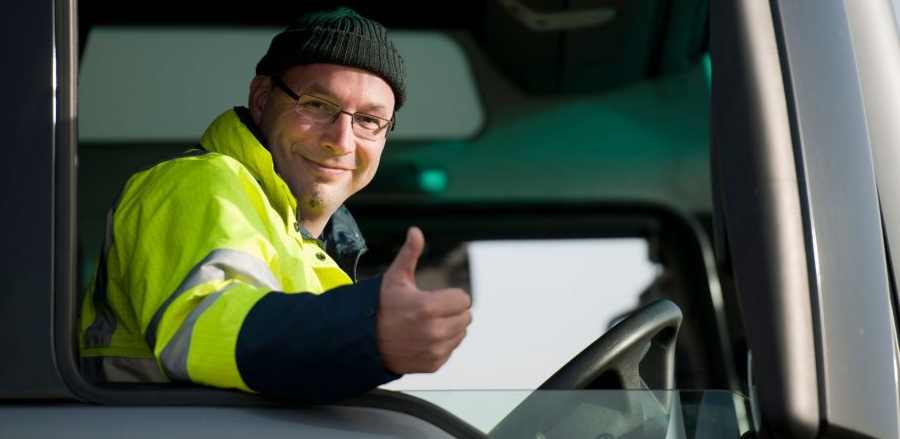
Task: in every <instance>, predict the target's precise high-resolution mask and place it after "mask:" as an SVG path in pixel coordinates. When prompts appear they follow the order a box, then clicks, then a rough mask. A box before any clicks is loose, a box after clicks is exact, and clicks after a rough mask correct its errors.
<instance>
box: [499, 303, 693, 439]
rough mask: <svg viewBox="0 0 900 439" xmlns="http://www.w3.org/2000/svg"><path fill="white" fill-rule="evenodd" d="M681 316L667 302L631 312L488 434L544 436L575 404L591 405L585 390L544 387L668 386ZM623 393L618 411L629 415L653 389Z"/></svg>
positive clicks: (671, 380) (672, 376)
mask: <svg viewBox="0 0 900 439" xmlns="http://www.w3.org/2000/svg"><path fill="white" fill-rule="evenodd" d="M681 319H682V314H681V309H680V308H678V305H676V304H675V303H674V302H672V301H671V300H660V301H657V302H653V303H650V304H648V305H646V306H644V307H643V308H641V309H639V310H637V311H635V312H634V313H632V314H631V315H629V316H628V317H626V318H625V319H624V320H622V321H621V322H619V323H618V324H616V325H615V326H613V327H612V328H611V329H610V330H609V331H607V332H606V333H605V334H603V335H602V336H600V338H598V339H597V340H596V341H594V342H593V343H591V344H590V345H589V346H588V347H587V348H585V349H584V350H583V351H581V353H579V354H578V355H576V356H575V358H573V359H572V360H570V361H569V362H568V363H566V365H565V366H563V367H562V368H561V369H560V370H559V371H557V372H556V373H555V374H553V376H551V377H550V378H548V379H547V381H545V382H544V383H543V384H541V386H540V387H538V389H537V391H535V392H534V393H532V394H530V395H529V396H528V397H527V398H525V400H523V401H522V403H521V404H519V405H518V406H517V407H516V408H515V409H514V410H513V411H512V412H510V414H509V415H507V416H506V417H505V418H504V419H503V420H502V421H500V423H499V424H497V426H496V427H494V429H493V430H491V432H490V436H491V437H493V438H504V439H513V438H533V437H544V435H543V434H542V433H541V432H546V431H548V430H551V429H552V428H553V427H554V426H555V425H556V424H558V423H559V421H560V420H562V419H563V418H564V417H566V416H568V415H570V414H571V413H572V411H573V410H574V408H575V407H576V405H578V404H585V403H590V401H589V399H591V396H590V394H589V392H543V391H545V390H576V389H621V390H647V389H672V388H673V387H674V382H675V339H676V338H677V336H678V329H679V327H680V326H681ZM622 393H623V394H624V395H628V394H630V396H631V397H627V398H625V399H624V401H623V402H622V403H621V404H619V405H618V408H617V410H619V411H620V412H624V413H632V414H633V413H636V411H640V410H641V405H642V404H643V405H645V406H646V402H642V400H641V399H640V397H646V396H647V394H650V395H651V396H653V392H622ZM663 393H667V392H663ZM579 394H587V395H583V396H582V395H579ZM653 397H654V400H655V401H656V402H657V403H658V404H660V406H664V407H667V406H668V404H667V402H666V401H659V398H657V397H656V396H653ZM593 399H594V400H596V396H595V397H594V398H593ZM645 399H646V398H645ZM632 427H633V426H632Z"/></svg>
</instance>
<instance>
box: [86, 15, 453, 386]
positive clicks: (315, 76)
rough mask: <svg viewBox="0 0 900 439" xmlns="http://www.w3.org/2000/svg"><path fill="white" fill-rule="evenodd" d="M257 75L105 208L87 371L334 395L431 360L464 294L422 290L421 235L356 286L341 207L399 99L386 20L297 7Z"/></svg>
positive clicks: (372, 160) (434, 365) (351, 229)
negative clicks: (231, 103)
mask: <svg viewBox="0 0 900 439" xmlns="http://www.w3.org/2000/svg"><path fill="white" fill-rule="evenodd" d="M256 73H257V76H256V77H255V78H253V80H252V82H251V84H250V96H249V102H248V104H249V105H248V107H249V108H243V107H239V108H235V109H233V110H229V111H226V112H225V113H224V114H222V115H221V116H219V117H218V118H217V119H216V120H215V121H214V122H213V123H212V124H211V125H210V126H209V128H208V129H207V131H206V133H204V134H203V136H202V138H201V140H200V142H199V144H198V147H197V148H196V149H194V150H191V151H188V152H187V153H185V154H183V155H182V156H180V157H176V158H174V159H171V160H167V161H165V162H163V163H160V164H157V165H155V166H153V167H151V168H149V169H147V170H144V171H142V172H139V173H137V174H135V175H134V176H133V177H132V178H131V179H130V180H129V181H128V183H127V184H126V186H125V188H124V190H123V192H122V194H121V195H120V197H119V200H117V202H116V205H115V206H114V207H113V208H112V209H111V210H110V214H109V216H108V218H107V232H106V239H105V243H104V248H103V251H102V254H101V261H100V263H99V264H98V268H97V272H96V274H95V276H94V280H93V281H92V283H91V286H90V288H89V291H88V294H87V296H86V298H85V302H84V306H83V310H82V315H81V325H80V328H81V335H82V336H81V337H80V342H81V353H82V357H83V365H84V369H85V372H86V374H87V375H89V376H91V377H94V378H96V379H103V380H109V381H151V382H165V381H169V380H178V381H191V382H195V383H200V384H205V385H212V386H218V387H229V388H238V389H243V390H247V391H257V392H261V393H268V394H282V395H290V396H295V397H299V398H302V399H305V400H307V401H311V402H330V401H335V400H337V399H341V398H344V397H347V396H352V395H355V394H358V393H361V392H364V391H366V390H369V389H371V388H374V387H376V386H378V385H380V384H382V383H384V382H387V381H390V380H392V379H395V378H397V377H398V376H399V375H401V374H405V373H413V372H433V371H435V370H437V369H438V368H439V367H440V366H441V365H442V364H443V363H444V362H445V361H446V360H447V359H448V358H449V356H450V354H451V353H452V351H453V350H454V349H455V348H456V346H458V345H459V343H460V342H461V340H462V338H463V336H464V335H465V328H466V327H467V326H468V324H469V322H470V321H471V314H470V313H469V306H470V301H469V297H468V295H467V294H465V292H464V291H462V290H459V289H445V290H438V291H431V292H423V291H420V290H419V289H418V288H417V286H416V283H415V278H414V273H415V266H416V261H417V259H418V257H419V255H420V254H421V252H422V249H423V247H424V238H423V236H422V233H421V231H419V230H418V229H417V228H411V229H410V230H409V233H408V235H407V239H406V242H405V244H404V245H403V247H402V249H401V250H400V252H399V253H398V255H397V257H396V259H395V260H394V261H393V263H392V264H391V266H390V267H389V268H388V269H387V271H386V272H385V273H384V275H383V276H382V277H379V278H375V279H368V280H364V281H361V282H358V283H353V280H351V276H354V277H355V265H356V262H357V260H358V258H359V255H360V254H361V253H362V251H364V249H365V243H364V241H363V240H362V237H361V236H360V233H359V229H358V228H357V227H356V224H355V223H354V222H353V219H352V217H351V216H350V214H349V212H347V210H346V209H345V208H344V207H343V203H344V201H345V200H346V199H347V198H348V197H350V196H351V195H353V194H354V193H356V192H357V191H359V190H360V189H362V188H363V187H365V186H366V185H367V184H368V183H369V182H370V181H371V180H372V178H373V176H374V175H375V171H376V169H377V167H378V163H379V159H380V157H381V153H382V150H383V148H384V145H385V141H386V138H387V136H388V134H389V133H390V131H391V130H392V129H393V127H394V121H395V118H394V113H395V111H396V110H397V109H399V108H400V107H401V106H402V105H403V101H404V99H405V93H406V85H405V84H406V69H405V66H404V64H403V60H402V59H401V57H400V55H399V54H398V52H397V50H396V49H395V47H394V45H393V43H392V42H391V40H390V38H389V37H388V35H387V32H386V30H385V29H384V27H383V26H382V25H380V24H379V23H377V22H374V21H371V20H368V19H366V18H363V17H361V16H359V15H357V14H356V13H355V12H353V11H351V10H349V9H345V8H340V9H336V10H333V11H328V12H320V13H312V14H307V15H303V16H301V17H300V18H298V19H297V20H296V21H295V22H294V23H293V24H292V25H291V26H290V27H289V28H288V29H287V30H285V31H284V32H282V33H281V34H279V35H277V36H276V37H275V38H274V39H273V40H272V43H271V46H270V48H269V50H268V52H267V53H266V55H265V56H264V57H263V58H262V60H260V61H259V63H258V64H257V67H256ZM326 250H327V251H326ZM348 273H349V275H348Z"/></svg>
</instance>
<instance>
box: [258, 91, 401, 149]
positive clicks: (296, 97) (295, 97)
mask: <svg viewBox="0 0 900 439" xmlns="http://www.w3.org/2000/svg"><path fill="white" fill-rule="evenodd" d="M272 82H273V83H274V84H275V85H276V86H278V88H280V89H281V91H283V92H284V93H285V94H286V95H288V96H289V97H290V98H291V99H293V100H295V101H297V102H296V104H295V105H294V111H296V112H298V113H300V110H299V108H300V98H301V97H302V96H309V97H311V98H314V99H318V100H320V101H322V102H327V103H329V104H331V105H334V106H335V107H337V109H338V112H337V113H335V114H334V117H332V118H331V121H330V122H328V123H334V121H336V120H337V118H338V117H340V116H341V114H346V115H348V116H350V121H351V124H352V125H353V126H354V127H355V126H356V125H358V124H357V122H356V115H357V114H359V115H362V116H366V117H371V118H374V119H378V120H383V121H385V122H386V123H387V124H388V126H389V129H386V130H384V138H385V139H387V137H388V135H389V134H390V132H391V131H394V127H395V126H397V122H396V120H397V115H396V114H394V115H392V116H391V118H390V119H385V118H383V117H378V116H373V115H371V114H369V113H362V112H359V111H357V112H356V113H351V112H349V111H347V110H344V107H343V106H341V105H338V104H336V103H334V102H331V101H329V100H328V99H323V98H320V97H318V96H315V95H311V94H309V93H297V92H295V91H294V90H291V88H290V87H288V86H287V84H285V83H284V81H282V80H281V76H280V75H272ZM301 114H302V113H301ZM353 133H354V134H356V135H357V136H358V134H357V133H356V129H355V128H354V130H353ZM364 138H365V137H364ZM377 139H378V137H377V136H376V137H375V138H373V139H372V140H377Z"/></svg>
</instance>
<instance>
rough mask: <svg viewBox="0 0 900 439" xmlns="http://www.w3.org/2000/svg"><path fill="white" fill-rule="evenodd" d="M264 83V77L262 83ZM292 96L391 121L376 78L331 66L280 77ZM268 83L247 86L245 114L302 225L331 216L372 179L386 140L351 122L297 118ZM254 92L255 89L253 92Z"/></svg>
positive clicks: (390, 96) (291, 103) (390, 103)
mask: <svg viewBox="0 0 900 439" xmlns="http://www.w3.org/2000/svg"><path fill="white" fill-rule="evenodd" d="M265 79H268V78H265ZM281 79H282V81H283V82H284V83H285V84H286V85H287V86H288V87H289V88H290V89H291V90H293V91H294V92H295V93H297V94H301V93H302V94H308V95H312V96H315V97H318V98H321V99H325V100H327V101H330V102H333V103H335V104H338V105H340V106H341V107H342V108H343V110H344V111H346V112H348V113H356V112H360V113H366V114H368V115H372V116H378V117H381V118H384V119H391V117H392V114H393V108H394V93H393V91H392V90H391V87H390V86H389V85H388V83H387V82H385V81H384V80H383V79H381V78H380V77H378V76H376V75H374V74H372V73H369V72H367V71H364V70H360V69H355V68H351V67H344V66H338V65H333V64H312V65H308V66H297V67H293V68H291V69H288V70H286V71H285V72H283V73H282V74H281ZM269 83H270V81H265V80H263V81H262V82H260V77H257V79H255V80H254V83H253V85H252V86H251V92H250V105H251V115H252V117H253V119H254V122H256V124H257V126H258V127H259V129H260V132H261V133H262V134H263V136H265V138H266V140H267V141H268V143H269V150H270V151H271V153H272V158H273V160H274V161H275V170H276V171H277V172H278V173H279V174H280V175H281V178H283V179H284V180H285V181H286V182H287V184H288V187H290V189H291V192H292V193H293V194H294V196H295V197H296V198H297V202H298V204H299V209H300V214H301V217H302V218H305V219H316V218H320V217H321V216H322V215H329V216H330V215H331V214H332V213H333V212H334V211H335V209H337V208H338V206H340V205H341V204H342V203H344V201H345V200H347V198H349V197H350V196H351V195H353V194H355V193H356V192H357V191H359V190H360V189H362V188H363V187H365V186H366V185H367V184H369V182H370V181H372V178H373V177H374V176H375V170H376V169H377V168H378V162H379V160H380V158H381V152H382V151H383V150H384V143H385V136H384V134H386V133H384V132H382V133H381V135H380V136H378V137H377V138H376V139H374V140H371V139H365V138H361V137H359V136H357V135H356V134H355V133H354V132H353V126H352V117H350V116H349V115H347V114H341V115H340V116H338V118H337V120H335V121H334V122H332V123H317V122H315V121H312V120H310V119H309V118H307V117H305V116H303V115H302V114H300V113H298V112H297V111H296V105H297V101H296V100H294V99H293V98H291V97H290V96H288V95H287V94H286V93H285V92H284V91H282V90H281V89H279V88H278V87H277V86H274V85H272V86H271V87H266V85H267V84H269ZM257 89H260V90H257Z"/></svg>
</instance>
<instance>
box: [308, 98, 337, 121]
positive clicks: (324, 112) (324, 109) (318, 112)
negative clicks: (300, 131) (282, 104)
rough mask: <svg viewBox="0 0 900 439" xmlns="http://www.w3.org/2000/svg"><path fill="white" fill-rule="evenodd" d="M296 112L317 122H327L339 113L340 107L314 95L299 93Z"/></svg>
mask: <svg viewBox="0 0 900 439" xmlns="http://www.w3.org/2000/svg"><path fill="white" fill-rule="evenodd" d="M297 112H298V113H300V114H302V115H304V116H306V117H308V118H310V119H312V120H314V121H316V122H319V123H329V122H331V121H333V120H334V118H335V116H337V115H338V114H340V112H341V107H339V106H337V105H335V104H332V103H331V102H328V101H326V100H322V99H319V98H317V97H315V96H310V95H300V99H297Z"/></svg>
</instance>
